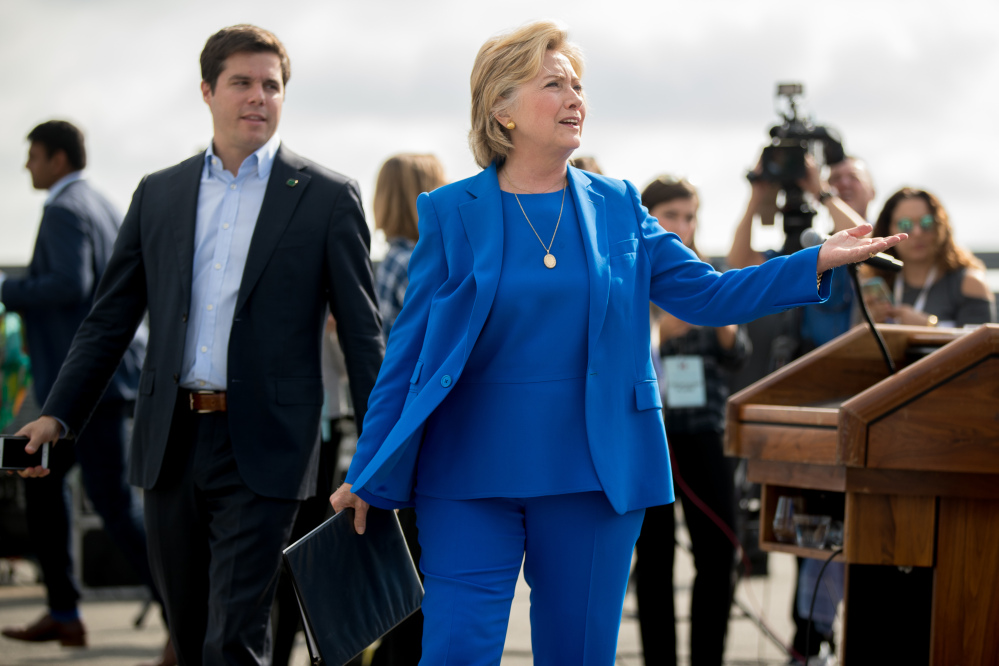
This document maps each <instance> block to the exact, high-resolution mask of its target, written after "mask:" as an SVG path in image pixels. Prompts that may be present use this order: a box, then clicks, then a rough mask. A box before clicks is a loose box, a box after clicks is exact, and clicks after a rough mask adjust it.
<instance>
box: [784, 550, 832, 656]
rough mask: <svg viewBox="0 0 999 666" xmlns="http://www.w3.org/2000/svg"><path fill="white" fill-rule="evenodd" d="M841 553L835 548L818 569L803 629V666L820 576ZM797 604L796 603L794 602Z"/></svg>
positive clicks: (809, 646) (808, 646)
mask: <svg viewBox="0 0 999 666" xmlns="http://www.w3.org/2000/svg"><path fill="white" fill-rule="evenodd" d="M842 552H843V549H842V548H837V549H836V550H834V551H833V552H832V554H831V555H830V556H829V557H828V558H826V561H825V562H823V563H822V568H821V569H819V575H818V577H817V578H816V579H815V587H814V588H812V603H811V605H809V607H808V625H807V626H806V629H805V666H808V657H809V653H810V652H811V647H812V646H811V645H810V643H811V639H812V613H814V612H815V599H816V597H818V596H819V583H821V582H822V574H824V573H825V572H826V567H828V566H829V563H830V562H832V561H833V560H834V559H835V558H836V556H837V555H839V554H840V553H842ZM795 603H797V602H795Z"/></svg>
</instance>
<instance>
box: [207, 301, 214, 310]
mask: <svg viewBox="0 0 999 666" xmlns="http://www.w3.org/2000/svg"><path fill="white" fill-rule="evenodd" d="M206 309H207V310H209V311H211V310H214V309H215V306H214V305H212V304H211V303H209V304H208V305H207V308H206Z"/></svg>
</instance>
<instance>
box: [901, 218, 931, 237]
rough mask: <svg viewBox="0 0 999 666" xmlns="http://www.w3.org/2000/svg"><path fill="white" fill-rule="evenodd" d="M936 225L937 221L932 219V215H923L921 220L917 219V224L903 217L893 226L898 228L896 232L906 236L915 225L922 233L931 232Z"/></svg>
mask: <svg viewBox="0 0 999 666" xmlns="http://www.w3.org/2000/svg"><path fill="white" fill-rule="evenodd" d="M936 223H937V221H936V220H935V219H934V217H933V216H932V215H923V216H922V217H921V218H919V221H918V222H915V221H913V220H912V219H910V218H908V217H903V218H902V219H900V220H899V221H898V222H896V223H895V226H896V227H897V228H898V230H899V231H900V232H901V233H903V234H907V233H909V232H910V231H912V229H913V228H914V227H915V226H916V225H917V224H918V225H919V228H920V229H922V230H923V231H932V230H933V227H934V225H935V224H936Z"/></svg>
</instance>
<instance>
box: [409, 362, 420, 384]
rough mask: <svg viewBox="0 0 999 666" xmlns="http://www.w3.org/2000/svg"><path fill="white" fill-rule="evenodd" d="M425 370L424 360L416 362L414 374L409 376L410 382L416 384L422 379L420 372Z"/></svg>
mask: <svg viewBox="0 0 999 666" xmlns="http://www.w3.org/2000/svg"><path fill="white" fill-rule="evenodd" d="M422 370H423V361H417V362H416V368H415V369H414V370H413V376H412V377H410V378H409V383H410V384H415V383H417V382H418V381H420V372H421V371H422Z"/></svg>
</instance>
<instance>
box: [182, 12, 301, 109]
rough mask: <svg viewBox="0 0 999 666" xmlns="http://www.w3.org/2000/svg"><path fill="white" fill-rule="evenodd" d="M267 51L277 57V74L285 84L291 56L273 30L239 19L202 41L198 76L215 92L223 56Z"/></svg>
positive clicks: (224, 57)
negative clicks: (279, 72)
mask: <svg viewBox="0 0 999 666" xmlns="http://www.w3.org/2000/svg"><path fill="white" fill-rule="evenodd" d="M265 52H270V53H273V54H274V55H276V56H277V57H278V59H279V60H280V61H281V78H282V83H283V84H284V85H288V80H289V79H290V78H291V60H289V59H288V52H287V51H285V50H284V44H282V43H281V40H279V39H278V38H277V37H275V36H274V33H272V32H269V31H267V30H264V29H263V28H258V27H257V26H255V25H249V24H247V23H241V24H239V25H233V26H230V27H228V28H222V29H221V30H219V31H218V32H216V33H215V34H214V35H212V36H211V37H209V38H208V41H207V42H205V48H204V49H203V50H202V51H201V80H202V81H207V82H208V85H210V86H211V89H212V92H215V84H216V83H218V79H219V74H221V73H222V68H223V67H225V61H226V58H228V57H229V56H231V55H232V54H234V53H265Z"/></svg>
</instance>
